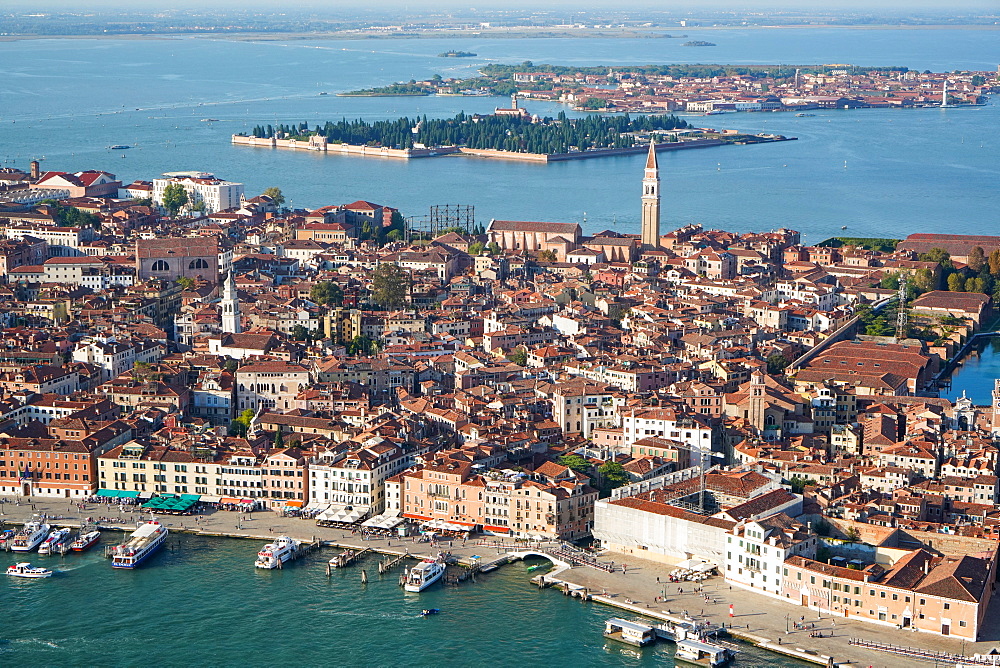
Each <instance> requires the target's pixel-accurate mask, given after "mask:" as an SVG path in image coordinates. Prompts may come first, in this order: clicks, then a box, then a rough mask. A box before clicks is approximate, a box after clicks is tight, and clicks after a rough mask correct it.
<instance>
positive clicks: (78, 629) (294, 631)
mask: <svg viewBox="0 0 1000 668" xmlns="http://www.w3.org/2000/svg"><path fill="white" fill-rule="evenodd" d="M107 540H108V541H111V540H112V538H111V536H110V535H108V536H107ZM260 545H261V543H258V542H256V541H247V540H231V539H222V538H204V537H196V536H187V535H178V534H174V535H172V536H171V537H170V538H168V541H167V544H166V546H165V547H164V548H163V549H161V550H160V551H159V552H158V553H156V554H155V555H154V556H153V557H151V558H150V559H149V560H148V561H146V562H145V563H144V564H143V566H142V567H141V568H139V569H137V570H134V571H121V570H116V569H112V568H111V565H110V562H109V561H108V560H107V559H105V558H103V556H102V554H101V553H100V550H99V549H98V550H96V551H94V552H91V553H85V554H72V553H71V554H69V555H67V556H65V557H58V556H56V557H38V556H37V555H35V558H34V560H33V563H35V564H36V565H42V566H45V567H46V568H51V569H53V570H56V571H57V573H56V575H55V576H53V577H52V578H49V579H46V580H21V579H17V578H4V579H3V580H2V581H0V609H2V610H3V621H2V623H0V665H4V666H15V665H17V666H56V665H59V666H81V667H89V666H143V665H155V666H163V667H164V668H171V667H173V666H179V667H180V666H248V665H277V666H284V665H300V666H322V665H339V666H435V667H438V666H440V667H455V668H460V667H463V666H486V665H491V666H525V665H539V666H540V665H551V666H605V665H617V666H637V667H638V666H667V667H669V666H672V665H673V659H672V655H673V648H672V646H670V645H669V644H666V643H661V644H658V645H656V646H653V647H649V648H645V649H643V650H638V649H635V648H631V647H629V646H626V645H622V644H620V643H616V642H612V641H605V639H604V638H603V636H602V633H603V631H604V621H605V620H606V619H607V618H609V617H614V616H615V611H614V610H613V609H610V608H606V607H603V606H599V605H595V604H585V603H581V602H580V601H578V600H577V599H573V598H568V597H565V596H562V595H561V594H560V593H558V592H556V591H555V590H551V589H547V590H539V589H537V588H536V587H534V586H532V585H531V584H530V583H529V582H528V580H529V578H530V577H531V576H530V574H528V573H527V572H526V571H525V567H524V565H523V564H521V563H518V564H515V565H511V566H507V567H504V568H501V569H500V570H498V571H495V572H493V573H491V574H487V575H483V576H481V577H480V578H479V582H477V583H476V584H464V585H461V586H458V587H445V586H443V585H434V586H433V587H431V588H430V589H428V590H426V591H424V592H422V593H420V594H407V593H404V592H403V591H402V589H400V588H399V586H398V583H397V580H398V577H399V571H398V569H397V571H395V572H394V573H391V574H388V575H386V576H384V577H382V576H379V575H377V568H376V562H375V561H373V560H369V561H367V562H363V563H362V564H361V565H360V567H364V568H365V569H366V570H367V572H368V574H369V576H370V580H369V583H368V584H367V585H362V584H361V580H360V568H359V567H358V566H355V567H351V568H347V569H342V570H338V571H334V573H333V576H332V577H330V578H328V577H327V576H326V574H325V561H326V560H327V559H329V558H330V556H331V555H332V551H321V552H319V553H314V554H311V555H309V556H307V557H305V558H303V559H301V560H299V561H297V562H295V563H293V564H291V565H289V566H287V567H286V568H285V569H284V570H280V571H261V570H258V569H255V568H254V567H253V560H254V558H255V556H256V551H257V550H258V549H259V548H260ZM11 561H12V560H11ZM432 607H434V608H439V609H440V610H441V611H442V612H441V614H439V615H436V616H434V617H427V618H423V617H420V611H421V610H422V609H424V608H432ZM773 663H779V664H780V665H783V666H798V665H801V664H798V663H796V662H792V661H787V662H786V661H785V660H777V659H776V658H775V657H773V656H772V655H770V654H768V653H766V652H763V651H760V650H757V649H755V648H753V647H747V648H746V650H745V651H744V652H741V654H740V659H739V661H738V663H737V665H738V666H740V667H741V668H744V667H749V668H763V666H765V665H767V664H773Z"/></svg>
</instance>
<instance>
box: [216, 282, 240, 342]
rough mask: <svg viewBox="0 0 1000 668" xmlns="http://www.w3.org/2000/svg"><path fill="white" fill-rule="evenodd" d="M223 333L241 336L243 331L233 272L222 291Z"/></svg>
mask: <svg viewBox="0 0 1000 668" xmlns="http://www.w3.org/2000/svg"><path fill="white" fill-rule="evenodd" d="M221 306H222V331H223V332H225V333H227V334H239V333H240V332H242V331H243V328H242V326H241V323H240V298H239V295H237V294H236V278H235V276H234V275H233V272H232V270H230V271H229V274H228V275H227V276H226V283H225V286H224V287H223V289H222V301H221Z"/></svg>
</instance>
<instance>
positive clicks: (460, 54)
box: [438, 51, 479, 58]
mask: <svg viewBox="0 0 1000 668" xmlns="http://www.w3.org/2000/svg"><path fill="white" fill-rule="evenodd" d="M478 55H479V54H478V53H473V52H471V51H445V52H444V53H439V54H438V58H475V57H476V56H478Z"/></svg>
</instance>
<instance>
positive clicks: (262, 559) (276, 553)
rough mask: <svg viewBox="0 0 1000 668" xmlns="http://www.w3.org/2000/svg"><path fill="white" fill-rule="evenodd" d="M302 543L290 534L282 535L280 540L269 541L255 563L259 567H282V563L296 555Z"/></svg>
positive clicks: (258, 554)
mask: <svg viewBox="0 0 1000 668" xmlns="http://www.w3.org/2000/svg"><path fill="white" fill-rule="evenodd" d="M300 544H301V543H300V542H299V541H297V540H292V539H291V538H289V537H288V536H280V537H279V538H278V540H276V541H274V542H273V543H268V544H267V545H265V546H264V548H263V549H262V550H261V551H260V552H258V553H257V561H255V562H254V563H253V565H254V566H256V567H257V568H281V564H283V563H285V562H286V561H288V560H289V559H292V558H293V557H295V555H296V554H297V553H298V551H299V545H300Z"/></svg>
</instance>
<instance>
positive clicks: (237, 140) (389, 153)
mask: <svg viewBox="0 0 1000 668" xmlns="http://www.w3.org/2000/svg"><path fill="white" fill-rule="evenodd" d="M769 141H782V140H769ZM232 143H233V144H237V145H240V146H255V147H260V148H286V149H293V150H302V151H316V152H318V153H327V154H335V155H358V156H362V157H369V158H399V159H403V160H410V159H413V158H434V157H438V156H443V155H467V156H470V157H473V158H492V159H499V160H520V161H522V162H538V163H549V162H562V161H565V160H589V159H591V158H605V157H608V156H614V155H633V154H636V153H645V152H646V151H648V150H649V149H648V148H647V147H646V146H629V147H627V148H599V149H593V150H590V151H574V152H571V153H517V152H514V151H500V150H496V149H477V148H466V147H463V146H438V147H435V148H408V149H398V148H387V147H383V146H359V145H356V144H331V143H328V142H326V141H325V140H324V139H322V138H320V139H316V138H310V139H309V140H306V141H299V140H297V139H275V138H273V137H272V138H265V137H248V136H246V135H233V136H232ZM764 143H768V142H764ZM725 144H726V142H724V141H722V140H720V139H693V140H690V141H679V142H662V143H659V144H657V145H656V150H657V151H681V150H687V149H694V148H709V147H712V146H723V145H725Z"/></svg>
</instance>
